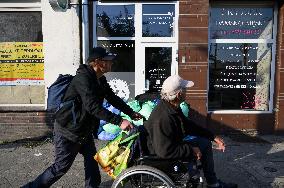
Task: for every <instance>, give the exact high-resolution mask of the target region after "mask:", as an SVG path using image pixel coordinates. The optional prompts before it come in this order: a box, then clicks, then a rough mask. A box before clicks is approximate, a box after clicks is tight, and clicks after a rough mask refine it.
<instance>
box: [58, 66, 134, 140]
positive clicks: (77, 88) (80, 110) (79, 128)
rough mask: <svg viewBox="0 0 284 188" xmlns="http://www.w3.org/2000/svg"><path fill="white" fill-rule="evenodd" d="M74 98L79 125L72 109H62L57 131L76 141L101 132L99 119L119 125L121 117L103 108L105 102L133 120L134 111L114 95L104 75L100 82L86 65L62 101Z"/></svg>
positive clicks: (78, 72)
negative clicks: (94, 132) (95, 131)
mask: <svg viewBox="0 0 284 188" xmlns="http://www.w3.org/2000/svg"><path fill="white" fill-rule="evenodd" d="M72 99H75V116H76V118H75V119H76V122H75V123H74V121H73V119H74V118H73V117H74V116H73V114H72V106H70V105H69V106H67V105H66V107H64V106H63V107H62V108H61V109H60V110H59V111H58V112H57V113H56V115H55V119H56V123H55V130H56V131H58V132H60V133H61V134H62V135H63V136H64V137H66V138H67V139H69V140H72V141H74V142H77V141H81V140H84V138H86V137H87V136H88V135H90V134H92V133H93V131H94V130H97V129H98V126H99V122H100V120H105V121H107V122H110V123H112V124H115V125H119V124H120V122H121V121H122V118H121V117H120V116H119V115H116V114H114V113H111V112H110V111H108V110H107V109H105V108H103V105H102V104H103V101H104V99H106V100H107V101H108V102H109V103H110V104H112V106H114V107H115V108H117V109H119V110H121V111H122V112H124V113H125V114H127V115H129V116H130V117H131V116H132V114H133V113H134V112H133V110H132V109H131V108H130V107H129V106H128V105H127V104H125V102H124V101H123V100H122V99H120V98H119V97H118V96H116V95H115V94H114V92H113V91H112V89H111V88H110V86H109V84H108V83H107V80H106V78H105V76H102V77H100V78H99V79H97V76H96V72H95V71H94V70H93V69H92V68H91V67H89V66H87V65H80V66H79V68H78V70H77V72H76V76H75V77H74V78H73V80H72V81H71V83H70V85H69V87H68V89H67V91H66V93H65V96H64V98H63V101H70V100H72Z"/></svg>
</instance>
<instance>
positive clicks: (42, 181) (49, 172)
mask: <svg viewBox="0 0 284 188" xmlns="http://www.w3.org/2000/svg"><path fill="white" fill-rule="evenodd" d="M54 145H55V161H54V163H53V164H52V165H51V166H50V167H48V168H47V169H46V170H45V171H44V172H43V173H42V174H40V175H39V176H38V177H37V178H36V179H35V180H34V181H33V182H30V183H28V184H27V185H25V186H23V187H24V188H27V187H32V188H45V187H50V186H51V185H52V184H53V183H55V182H56V181H57V180H58V179H60V178H61V177H62V176H63V175H64V174H66V172H67V171H68V170H69V169H70V167H71V166H72V164H73V162H74V160H75V158H76V156H77V154H78V153H81V154H82V155H83V157H84V166H85V187H88V188H97V187H98V186H99V184H100V183H101V175H100V171H99V167H98V163H97V162H96V161H95V160H94V155H95V154H96V147H95V143H94V139H93V137H92V135H90V136H89V137H88V138H87V139H86V141H85V142H84V143H83V144H79V143H74V142H72V141H70V140H67V139H66V138H65V137H63V136H62V135H60V134H59V133H55V134H54Z"/></svg>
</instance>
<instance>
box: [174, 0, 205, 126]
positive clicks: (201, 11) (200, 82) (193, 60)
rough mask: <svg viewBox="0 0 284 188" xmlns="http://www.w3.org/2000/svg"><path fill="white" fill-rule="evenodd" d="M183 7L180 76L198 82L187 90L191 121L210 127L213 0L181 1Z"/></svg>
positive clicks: (180, 28) (180, 22) (180, 27)
mask: <svg viewBox="0 0 284 188" xmlns="http://www.w3.org/2000/svg"><path fill="white" fill-rule="evenodd" d="M179 5H180V10H179V14H180V15H179V74H180V76H182V77H183V78H184V79H188V80H192V81H194V83H195V85H194V87H193V88H191V89H190V90H187V101H188V102H189V103H190V105H191V109H192V111H191V117H192V118H193V119H195V120H196V121H198V122H199V123H200V124H202V125H206V121H207V109H206V100H207V69H208V12H209V0H195V1H193V0H192V1H180V3H179ZM182 60H185V61H182Z"/></svg>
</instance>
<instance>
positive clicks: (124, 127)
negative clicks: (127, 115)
mask: <svg viewBox="0 0 284 188" xmlns="http://www.w3.org/2000/svg"><path fill="white" fill-rule="evenodd" d="M119 127H120V128H121V129H122V130H126V131H129V130H130V129H133V125H132V123H130V122H129V121H128V120H126V119H123V120H122V121H121V123H120V126H119Z"/></svg>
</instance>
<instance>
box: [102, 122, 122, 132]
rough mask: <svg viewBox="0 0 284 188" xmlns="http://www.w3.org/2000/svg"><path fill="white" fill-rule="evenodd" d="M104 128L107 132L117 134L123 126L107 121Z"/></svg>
mask: <svg viewBox="0 0 284 188" xmlns="http://www.w3.org/2000/svg"><path fill="white" fill-rule="evenodd" d="M103 129H104V130H105V132H107V133H110V134H117V133H119V132H120V131H121V128H120V127H119V126H118V125H114V124H111V123H107V124H105V125H104V126H103Z"/></svg>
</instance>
